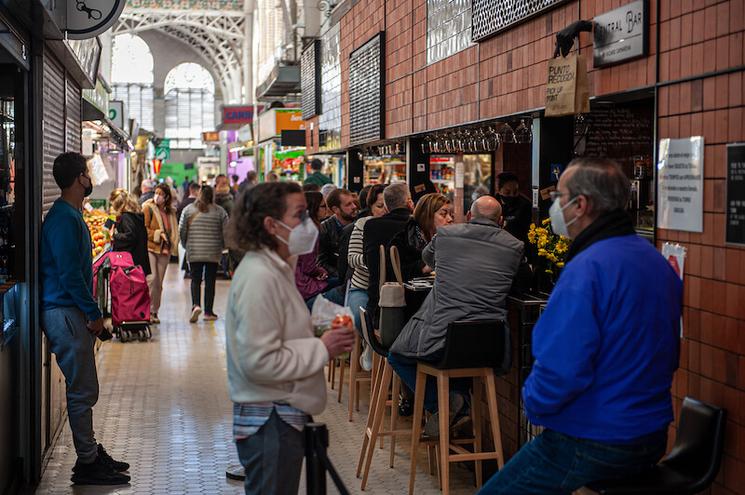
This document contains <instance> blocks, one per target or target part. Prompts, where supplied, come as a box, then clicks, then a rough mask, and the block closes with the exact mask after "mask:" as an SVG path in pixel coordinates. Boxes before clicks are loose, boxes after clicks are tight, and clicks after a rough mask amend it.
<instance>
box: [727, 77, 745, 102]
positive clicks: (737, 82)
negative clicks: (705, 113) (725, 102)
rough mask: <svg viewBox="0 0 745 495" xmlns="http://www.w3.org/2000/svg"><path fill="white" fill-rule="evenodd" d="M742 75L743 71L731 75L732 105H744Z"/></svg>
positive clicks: (730, 95) (730, 92)
mask: <svg viewBox="0 0 745 495" xmlns="http://www.w3.org/2000/svg"><path fill="white" fill-rule="evenodd" d="M742 75H743V73H742V72H735V73H733V74H730V75H729V89H728V92H729V104H730V105H732V106H737V105H742V104H743V103H745V96H744V95H743V84H742Z"/></svg>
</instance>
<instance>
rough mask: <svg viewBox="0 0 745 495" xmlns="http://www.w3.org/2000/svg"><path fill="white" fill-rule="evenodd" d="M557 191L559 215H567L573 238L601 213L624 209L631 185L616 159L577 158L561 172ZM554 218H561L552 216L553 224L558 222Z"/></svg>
mask: <svg viewBox="0 0 745 495" xmlns="http://www.w3.org/2000/svg"><path fill="white" fill-rule="evenodd" d="M554 194H555V196H556V197H557V198H558V207H560V208H561V210H560V211H558V210H557V212H556V215H562V216H563V217H564V218H563V220H564V222H565V224H566V232H567V234H568V237H570V238H572V239H574V238H576V237H577V236H578V235H579V234H580V233H581V232H582V231H583V230H585V229H586V228H587V227H589V226H590V225H591V224H592V223H593V222H594V221H595V220H597V219H598V218H599V217H601V216H602V215H606V214H608V213H610V212H613V211H623V210H625V209H626V205H627V204H628V202H629V197H630V195H631V187H630V182H629V179H628V177H626V174H625V173H624V172H623V170H622V169H621V167H620V166H618V164H617V163H616V162H614V161H613V160H610V159H607V158H577V159H574V160H572V161H571V162H570V163H569V166H568V167H567V168H566V170H565V171H564V173H563V174H561V177H560V178H559V183H558V184H557V191H556V193H554ZM555 220H559V221H560V220H562V219H561V218H558V219H554V218H553V215H552V223H554V224H556V225H558V224H557V222H556V221H555ZM560 233H561V232H560ZM565 235H566V234H565Z"/></svg>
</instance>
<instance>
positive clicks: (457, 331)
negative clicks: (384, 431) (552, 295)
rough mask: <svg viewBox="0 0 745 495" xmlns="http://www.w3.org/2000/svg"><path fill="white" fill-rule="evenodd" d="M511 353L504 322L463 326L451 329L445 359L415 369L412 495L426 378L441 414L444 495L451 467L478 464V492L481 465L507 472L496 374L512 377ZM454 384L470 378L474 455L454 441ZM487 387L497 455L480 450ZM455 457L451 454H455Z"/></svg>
mask: <svg viewBox="0 0 745 495" xmlns="http://www.w3.org/2000/svg"><path fill="white" fill-rule="evenodd" d="M510 359H511V349H510V346H509V331H508V330H507V329H506V327H505V325H504V322H502V321H497V320H492V321H462V322H454V323H451V324H450V325H449V326H448V331H447V336H446V338H445V349H444V354H443V357H442V359H441V360H440V361H439V362H437V363H425V362H419V363H418V364H417V377H416V389H415V391H414V426H413V432H412V436H411V472H410V474H409V495H413V493H414V484H415V481H416V467H417V454H418V452H419V443H420V436H421V432H422V410H423V408H424V392H425V388H426V380H427V376H432V377H434V378H436V380H437V396H438V411H439V412H440V414H439V421H440V423H439V433H440V435H439V455H438V458H439V459H438V460H439V468H440V469H439V472H440V478H441V483H442V492H443V494H444V495H448V493H450V463H451V462H462V461H475V463H476V486H477V487H479V488H480V487H481V485H482V483H483V479H482V478H483V474H482V472H481V463H482V461H485V460H488V459H496V460H497V464H498V465H499V469H502V467H503V466H504V452H503V449H502V436H501V431H500V427H499V410H498V408H497V386H496V378H495V376H496V374H500V375H501V374H505V373H507V372H508V371H509V368H510ZM450 378H472V379H473V400H472V401H471V411H472V413H473V427H474V439H473V452H470V451H468V450H466V449H465V448H463V446H462V442H451V441H450V418H449V415H448V410H449V402H450V399H449V392H450ZM482 382H483V384H484V385H486V396H487V404H488V408H489V421H490V423H491V434H492V439H493V442H494V451H492V452H482V451H481V450H482V445H481V423H482V421H481V409H480V408H481V386H482ZM451 451H452V452H453V453H451Z"/></svg>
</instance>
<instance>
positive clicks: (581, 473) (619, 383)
mask: <svg viewBox="0 0 745 495" xmlns="http://www.w3.org/2000/svg"><path fill="white" fill-rule="evenodd" d="M629 194H630V184H629V180H628V178H626V175H625V174H624V172H623V171H622V170H621V168H620V167H619V166H618V165H617V164H615V163H614V162H612V161H610V160H607V159H594V158H580V159H576V160H574V161H573V162H572V163H570V164H569V167H567V169H566V170H565V172H564V173H563V174H562V176H561V178H560V179H559V184H558V191H556V192H555V193H554V194H553V195H552V198H553V204H552V206H551V210H550V216H551V227H552V229H553V231H554V232H555V233H557V234H562V235H564V236H567V237H570V238H572V245H571V247H570V249H569V253H568V255H567V264H566V267H565V268H564V270H563V271H562V273H561V276H560V277H559V281H558V283H557V284H556V287H555V288H554V290H553V293H552V294H551V299H549V302H548V305H547V307H546V310H545V311H544V312H543V314H542V315H541V317H540V320H539V321H538V323H537V324H536V326H535V328H534V329H533V339H532V340H533V356H534V357H535V362H534V365H533V369H532V371H531V373H530V376H529V377H528V379H527V380H526V382H525V386H524V387H523V390H522V396H523V403H524V406H525V412H526V414H527V416H528V419H529V420H530V422H531V423H532V424H533V425H538V426H542V427H543V428H544V431H543V433H541V434H540V435H538V436H537V437H536V438H535V439H534V440H532V441H531V442H530V443H528V444H526V445H525V446H523V447H522V449H520V451H519V452H518V453H517V454H516V455H515V456H514V457H512V459H511V460H510V462H508V463H507V464H506V465H505V466H504V468H503V469H502V470H501V471H499V472H498V473H497V474H496V475H495V476H494V477H493V478H492V479H491V480H489V482H488V483H487V484H486V485H484V488H483V489H482V491H481V492H480V493H481V494H489V495H495V494H500V495H507V494H510V495H511V494H515V495H518V494H524V493H530V494H533V495H538V494H547V495H548V494H556V493H572V492H573V491H575V490H577V489H579V488H581V487H583V486H585V485H587V484H589V483H592V482H594V481H601V480H604V479H613V478H619V477H632V476H635V475H637V474H639V473H641V472H643V471H645V470H648V469H650V468H651V467H652V466H653V465H654V464H655V463H657V461H658V460H659V459H660V458H661V457H662V455H663V454H664V453H665V448H666V445H667V428H668V425H669V424H670V422H671V421H672V419H673V408H672V398H671V395H670V388H671V385H672V379H673V373H674V372H675V370H676V369H677V367H678V346H679V335H680V313H681V302H682V298H683V287H682V283H681V281H680V278H679V277H678V275H677V274H676V273H675V272H674V271H673V269H672V268H671V267H670V265H669V264H668V262H667V261H666V260H665V259H664V258H663V257H662V256H661V255H660V254H659V253H658V252H657V250H656V249H655V248H654V246H653V245H652V244H650V243H649V242H648V241H646V240H645V239H642V238H641V237H639V236H637V235H636V233H635V231H634V228H633V226H632V224H631V219H630V218H629V216H628V215H627V213H626V212H625V208H626V204H627V203H628V200H629Z"/></svg>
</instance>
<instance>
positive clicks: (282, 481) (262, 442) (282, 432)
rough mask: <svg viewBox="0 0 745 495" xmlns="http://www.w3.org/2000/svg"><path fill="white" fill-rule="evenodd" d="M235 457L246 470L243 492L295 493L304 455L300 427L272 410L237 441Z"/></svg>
mask: <svg viewBox="0 0 745 495" xmlns="http://www.w3.org/2000/svg"><path fill="white" fill-rule="evenodd" d="M236 446H237V448H238V458H239V459H240V461H241V465H242V466H243V468H244V469H245V471H246V481H245V483H244V490H245V493H246V495H296V494H297V492H298V487H299V485H300V472H301V470H302V467H303V457H304V455H305V437H304V434H303V432H302V431H298V430H296V429H295V428H293V427H292V426H289V425H288V424H287V423H285V422H284V421H282V419H281V418H280V417H279V415H278V414H277V411H276V410H274V411H272V414H271V416H269V419H268V420H267V422H266V423H264V425H263V426H262V427H261V428H260V429H259V431H257V432H256V433H255V434H253V435H251V436H250V437H248V438H244V439H242V440H238V441H237V442H236Z"/></svg>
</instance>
